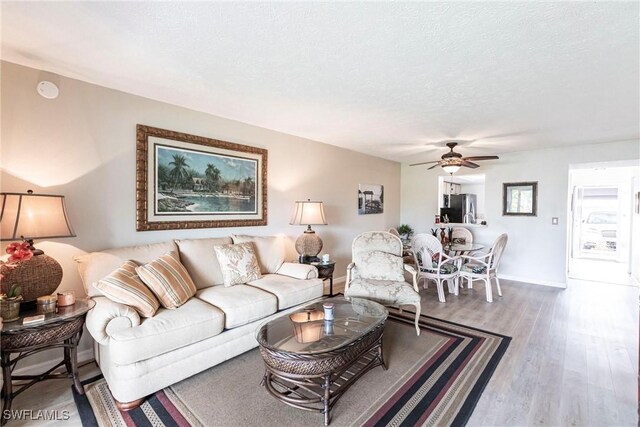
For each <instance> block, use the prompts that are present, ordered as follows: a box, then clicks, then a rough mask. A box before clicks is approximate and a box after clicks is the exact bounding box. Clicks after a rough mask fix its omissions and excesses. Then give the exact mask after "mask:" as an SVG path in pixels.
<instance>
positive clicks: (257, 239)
mask: <svg viewBox="0 0 640 427" xmlns="http://www.w3.org/2000/svg"><path fill="white" fill-rule="evenodd" d="M231 237H232V238H233V243H247V242H253V244H254V245H255V251H256V258H258V265H260V272H261V273H262V274H268V273H276V272H277V271H278V270H279V269H280V267H281V266H282V263H284V258H285V255H284V242H283V238H282V237H279V236H245V235H241V234H233V235H232V236H231Z"/></svg>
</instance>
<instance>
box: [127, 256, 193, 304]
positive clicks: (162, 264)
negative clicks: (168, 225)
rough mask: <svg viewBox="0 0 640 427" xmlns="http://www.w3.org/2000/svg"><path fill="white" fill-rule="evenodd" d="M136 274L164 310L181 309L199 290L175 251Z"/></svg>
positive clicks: (139, 268)
mask: <svg viewBox="0 0 640 427" xmlns="http://www.w3.org/2000/svg"><path fill="white" fill-rule="evenodd" d="M136 273H138V275H139V276H140V279H142V281H143V282H144V284H145V285H147V286H148V287H149V289H151V291H152V292H153V293H154V295H155V296H156V297H157V298H158V301H160V304H162V306H163V307H164V308H169V309H174V308H177V307H180V306H181V305H182V304H184V303H185V302H187V300H188V299H189V298H191V297H192V296H194V295H195V293H196V290H197V289H196V285H195V284H194V283H193V280H191V277H189V273H188V272H187V269H186V268H184V266H183V265H182V264H181V263H180V257H179V256H178V253H177V252H175V251H171V252H169V253H166V254H164V255H163V256H161V257H160V258H158V259H156V260H153V261H151V262H150V263H148V264H145V265H141V266H140V267H137V268H136Z"/></svg>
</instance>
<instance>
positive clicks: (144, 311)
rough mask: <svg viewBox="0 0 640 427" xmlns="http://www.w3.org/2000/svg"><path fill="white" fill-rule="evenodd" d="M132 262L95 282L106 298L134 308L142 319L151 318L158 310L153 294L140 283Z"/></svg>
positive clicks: (134, 264) (158, 304)
mask: <svg viewBox="0 0 640 427" xmlns="http://www.w3.org/2000/svg"><path fill="white" fill-rule="evenodd" d="M137 266H138V264H136V263H135V262H134V261H127V262H125V263H124V264H123V265H122V266H120V267H119V268H118V269H117V270H115V271H114V272H113V273H111V274H109V275H108V276H107V277H104V278H102V279H101V280H99V281H97V282H95V284H94V286H95V287H96V288H98V289H99V290H100V291H101V292H102V293H103V294H104V295H105V296H106V297H107V298H109V299H110V300H112V301H115V302H117V303H120V304H125V305H128V306H130V307H132V308H134V309H135V310H136V311H137V312H138V313H139V314H140V316H142V317H152V316H153V315H154V314H156V311H158V308H160V303H159V302H158V300H157V299H156V297H155V296H154V295H153V293H152V292H151V291H150V290H149V288H147V286H146V285H145V284H144V283H142V281H141V280H140V278H139V277H138V274H137V273H136V267H137Z"/></svg>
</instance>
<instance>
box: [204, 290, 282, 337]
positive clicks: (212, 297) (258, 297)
mask: <svg viewBox="0 0 640 427" xmlns="http://www.w3.org/2000/svg"><path fill="white" fill-rule="evenodd" d="M196 297H197V298H200V299H201V300H203V301H206V302H207V303H209V304H211V305H214V306H216V307H218V308H219V309H220V310H222V311H223V312H224V314H225V321H224V322H225V324H224V327H225V328H226V329H231V328H235V327H236V326H241V325H244V324H247V323H250V322H253V321H254V320H258V319H262V318H263V317H266V316H268V315H270V314H273V313H275V312H276V311H277V310H278V300H277V298H276V297H275V296H274V295H272V294H270V293H268V292H264V291H261V290H260V289H257V288H254V287H252V286H247V285H236V286H231V287H228V288H226V287H224V286H213V287H211V288H206V289H201V290H200V291H198V293H197V294H196Z"/></svg>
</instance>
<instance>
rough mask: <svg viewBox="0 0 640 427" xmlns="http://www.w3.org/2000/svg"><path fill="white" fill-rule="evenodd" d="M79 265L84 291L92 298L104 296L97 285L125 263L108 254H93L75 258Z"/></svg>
mask: <svg viewBox="0 0 640 427" xmlns="http://www.w3.org/2000/svg"><path fill="white" fill-rule="evenodd" d="M73 259H74V260H75V261H76V262H77V263H78V272H79V273H80V279H81V280H82V285H83V286H84V290H85V292H86V293H87V295H88V296H90V297H97V296H101V295H104V294H103V293H102V292H101V291H100V289H98V288H96V287H95V285H96V283H98V281H99V280H102V279H103V278H105V277H106V276H108V275H109V274H111V273H113V272H114V271H116V270H117V269H118V268H119V267H120V266H121V265H122V263H123V262H124V261H125V260H123V259H122V258H120V257H118V256H116V255H113V254H109V253H106V252H91V253H88V254H84V255H78V256H75V257H73Z"/></svg>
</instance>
